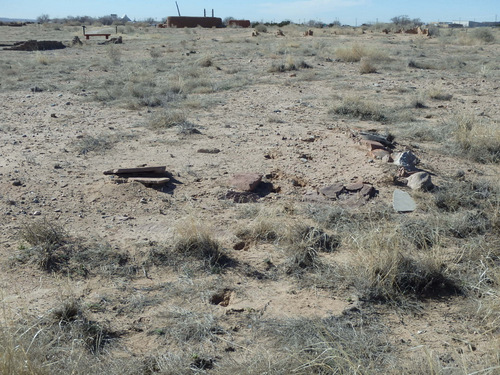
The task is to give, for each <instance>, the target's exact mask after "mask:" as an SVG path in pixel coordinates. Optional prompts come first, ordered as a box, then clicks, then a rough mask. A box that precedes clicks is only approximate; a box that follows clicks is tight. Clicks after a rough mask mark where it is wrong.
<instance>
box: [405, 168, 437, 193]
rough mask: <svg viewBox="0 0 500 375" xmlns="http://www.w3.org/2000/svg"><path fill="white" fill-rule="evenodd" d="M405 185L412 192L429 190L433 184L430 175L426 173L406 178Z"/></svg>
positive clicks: (418, 173)
mask: <svg viewBox="0 0 500 375" xmlns="http://www.w3.org/2000/svg"><path fill="white" fill-rule="evenodd" d="M407 181H408V182H407V183H406V184H407V185H408V187H409V188H411V189H412V190H431V189H432V188H433V187H434V184H433V183H432V181H431V175H430V174H429V173H427V172H417V173H414V174H412V175H411V176H410V177H408V178H407Z"/></svg>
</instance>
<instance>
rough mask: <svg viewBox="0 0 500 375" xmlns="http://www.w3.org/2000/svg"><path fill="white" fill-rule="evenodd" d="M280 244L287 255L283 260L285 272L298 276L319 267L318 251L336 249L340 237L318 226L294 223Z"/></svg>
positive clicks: (328, 251)
mask: <svg viewBox="0 0 500 375" xmlns="http://www.w3.org/2000/svg"><path fill="white" fill-rule="evenodd" d="M282 246H283V247H284V251H285V254H286V257H287V258H286V260H285V262H284V266H285V269H286V273H287V274H294V275H298V276H300V274H301V273H302V272H303V271H305V270H311V269H318V268H320V267H321V265H322V264H321V261H320V259H319V253H320V252H325V253H330V252H332V251H334V250H335V249H337V248H338V247H339V246H340V238H339V237H338V236H333V235H329V234H327V233H325V232H324V231H323V230H322V229H320V228H316V227H311V226H308V225H306V224H295V225H292V226H290V227H289V228H288V231H287V234H286V236H285V238H284V241H283V244H282Z"/></svg>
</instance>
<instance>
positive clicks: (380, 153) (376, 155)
mask: <svg viewBox="0 0 500 375" xmlns="http://www.w3.org/2000/svg"><path fill="white" fill-rule="evenodd" d="M369 155H370V156H371V157H372V158H375V159H378V160H382V159H383V158H384V157H386V156H389V157H390V156H391V153H390V152H389V151H388V150H382V149H377V150H373V151H370V153H369Z"/></svg>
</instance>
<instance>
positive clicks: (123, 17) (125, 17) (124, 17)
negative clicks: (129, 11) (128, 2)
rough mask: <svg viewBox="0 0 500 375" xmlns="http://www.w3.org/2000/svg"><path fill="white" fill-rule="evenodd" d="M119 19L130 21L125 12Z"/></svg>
mask: <svg viewBox="0 0 500 375" xmlns="http://www.w3.org/2000/svg"><path fill="white" fill-rule="evenodd" d="M121 20H122V21H123V22H130V21H132V20H131V19H130V18H128V16H127V15H126V14H124V15H123V16H122V18H121Z"/></svg>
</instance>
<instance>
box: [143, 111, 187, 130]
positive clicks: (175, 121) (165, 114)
mask: <svg viewBox="0 0 500 375" xmlns="http://www.w3.org/2000/svg"><path fill="white" fill-rule="evenodd" d="M186 122H187V117H186V113H185V112H184V111H181V110H173V109H161V110H159V111H155V112H153V113H152V114H151V116H150V118H149V120H148V126H149V127H150V128H152V129H156V130H160V129H169V128H172V127H174V126H179V125H182V124H184V123H186Z"/></svg>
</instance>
